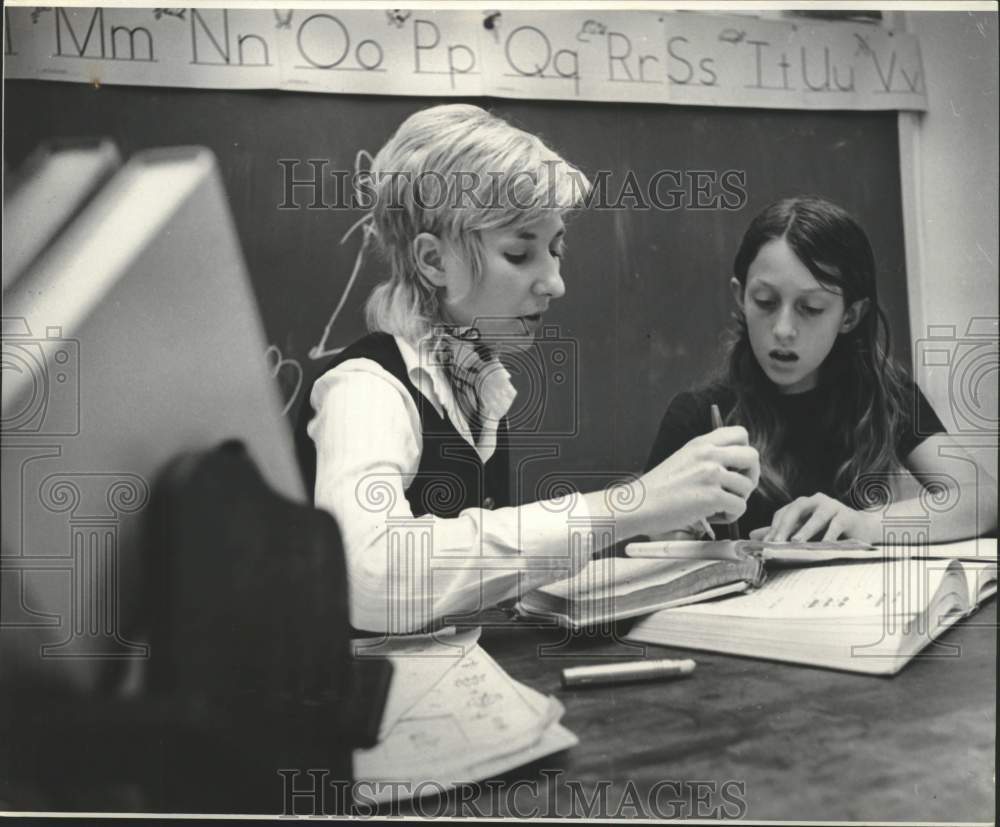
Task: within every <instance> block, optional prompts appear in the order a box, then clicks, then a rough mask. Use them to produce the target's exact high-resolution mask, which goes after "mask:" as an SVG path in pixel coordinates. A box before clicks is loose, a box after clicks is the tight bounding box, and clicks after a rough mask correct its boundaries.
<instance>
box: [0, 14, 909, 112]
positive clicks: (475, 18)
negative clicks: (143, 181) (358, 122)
mask: <svg viewBox="0 0 1000 827" xmlns="http://www.w3.org/2000/svg"><path fill="white" fill-rule="evenodd" d="M5 22H6V26H5V32H4V34H5V43H4V46H5V48H4V55H5V58H6V60H5V73H6V76H7V77H8V78H23V79H36V80H37V79H44V80H61V81H76V82H79V83H90V84H95V85H97V84H101V85H104V84H114V85H117V84H126V85H137V86H183V87H194V88H213V89H283V90H286V91H296V92H328V93H339V94H372V95H420V96H431V95H432V96H443V97H448V96H460V97H469V96H491V97H500V98H526V99H532V100H576V101H609V102H610V101H614V102H632V103H665V104H683V105H696V106H737V107H763V108H774V109H841V110H843V109H914V110H924V109H926V108H927V90H926V83H925V78H924V73H923V67H922V64H921V59H920V48H919V44H918V43H917V40H916V38H915V37H913V36H912V35H909V34H906V33H905V32H895V31H892V30H889V29H886V28H883V27H882V26H878V25H871V23H870V22H859V21H836V22H831V21H829V20H822V19H813V18H797V19H783V18H780V17H779V18H774V17H768V18H766V19H759V18H755V17H752V16H747V15H720V14H704V13H697V12H665V11H639V10H615V9H591V10H583V11H580V10H571V9H566V10H563V9H558V10H550V11H524V10H520V9H505V10H503V11H479V10H475V9H471V10H462V9H455V10H430V9H420V10H400V9H368V10H357V9H353V10H352V9H332V10H325V9H274V10H270V9H249V10H248V9H195V8H188V9H162V8H157V9H149V8H146V9H127V8H114V7H106V8H64V7H58V6H56V7H35V8H34V9H30V8H14V9H8V10H6V11H5Z"/></svg>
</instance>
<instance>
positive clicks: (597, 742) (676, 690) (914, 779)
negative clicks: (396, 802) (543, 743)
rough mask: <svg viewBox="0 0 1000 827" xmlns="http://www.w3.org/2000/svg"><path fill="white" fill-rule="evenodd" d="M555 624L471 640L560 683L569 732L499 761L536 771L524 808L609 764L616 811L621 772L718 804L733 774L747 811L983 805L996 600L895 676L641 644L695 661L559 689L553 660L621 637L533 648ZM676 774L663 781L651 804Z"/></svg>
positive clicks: (959, 814)
mask: <svg viewBox="0 0 1000 827" xmlns="http://www.w3.org/2000/svg"><path fill="white" fill-rule="evenodd" d="M562 639H563V635H562V633H561V632H559V631H558V630H539V629H532V628H510V627H509V626H508V627H506V628H503V627H496V628H489V627H484V629H483V634H482V638H481V640H480V643H481V645H482V646H483V647H484V648H485V649H486V650H487V651H488V652H489V653H490V654H492V655H493V656H494V657H495V658H496V660H497V661H498V662H499V663H500V665H501V666H502V667H503V668H504V669H506V670H507V671H508V672H509V674H510V675H511V676H512V677H513V678H515V679H517V680H519V681H522V682H523V683H525V684H527V685H529V686H531V687H533V688H535V689H537V690H539V691H541V692H545V693H550V694H552V695H554V696H556V697H557V698H559V699H560V700H561V701H562V703H563V704H564V706H565V708H566V713H565V716H564V717H563V721H562V722H563V724H565V726H567V727H568V728H569V729H570V730H572V731H573V732H574V733H575V734H576V735H577V736H578V737H579V739H580V743H579V744H578V745H577V746H575V747H572V748H571V749H569V750H565V751H563V752H561V753H557V754H555V755H552V756H548V757H547V758H543V759H541V760H539V761H536V762H535V763H534V764H531V765H529V766H527V767H523V768H521V769H520V770H517V771H514V772H512V773H509V774H507V775H505V776H503V779H504V780H505V782H508V783H514V781H516V780H519V779H527V780H534V782H535V783H534V784H533V785H532V784H528V783H526V784H522V785H521V789H520V790H519V791H518V795H517V796H516V805H515V806H516V808H517V810H518V811H520V812H521V813H522V814H523V813H524V812H525V809H526V808H529V809H530V808H531V807H532V805H533V804H534V805H536V806H537V807H538V808H539V813H540V814H544V811H545V807H546V797H548V802H549V806H550V807H551V803H552V800H553V799H552V796H553V794H554V793H553V790H552V785H553V784H559V783H563V782H564V781H565V780H566V779H576V780H577V781H579V782H582V785H583V787H582V788H583V790H584V791H585V793H586V795H587V797H588V798H590V796H591V795H593V793H594V790H595V789H597V786H596V785H598V783H599V782H600V781H601V780H602V779H607V781H609V782H610V787H609V788H608V795H607V801H608V802H609V807H610V809H611V811H612V812H614V811H615V809H617V808H618V807H619V804H620V802H621V799H622V797H623V795H625V794H626V793H627V792H629V791H628V790H627V789H626V788H627V787H628V786H629V782H630V781H631V782H632V785H633V789H634V790H635V791H637V792H638V793H639V794H640V797H641V798H642V799H643V801H645V799H646V797H647V795H649V793H650V791H652V792H654V793H655V792H656V789H655V785H656V784H657V782H661V781H667V782H687V783H688V785H689V786H690V785H692V784H693V783H694V782H713V783H714V785H715V787H714V792H712V791H711V788H703V789H708V790H709V792H708V793H707V794H706V795H707V798H706V802H705V804H704V805H703V806H704V807H705V808H707V810H706V809H703V810H702V812H701V813H700V815H701V817H711V815H712V813H710V812H708V810H712V809H713V808H715V809H716V812H715V813H714V815H715V817H717V818H725V817H727V816H728V817H734V816H738V815H739V808H738V806H737V805H736V804H735V803H733V799H734V796H733V792H734V791H737V792H739V791H740V790H742V792H741V793H739V794H740V797H741V798H742V799H743V801H745V813H744V814H743V818H746V819H752V820H758V819H781V820H790V821H803V820H823V821H826V820H850V821H862V822H871V821H884V820H921V821H924V820H934V821H947V822H952V823H954V822H957V821H988V822H991V823H992V822H993V821H994V816H995V796H996V792H995V786H994V772H995V745H996V744H995V738H996V712H995V710H996V652H997V648H996V601H995V600H991V601H990V602H989V603H987V604H986V605H985V606H984V607H983V608H982V609H981V610H980V611H979V612H978V613H977V614H975V615H973V616H972V617H971V618H969V619H967V620H965V621H963V622H962V623H960V624H959V625H958V626H956V627H955V628H953V629H952V630H950V631H949V632H948V633H946V634H945V635H944V636H943V637H942V638H940V640H939V642H938V644H937V645H935V644H932V645H931V647H929V649H928V650H925V651H926V652H933V653H934V654H935V655H936V656H935V657H930V656H924V657H918V658H917V659H915V660H914V661H913V662H911V663H910V664H909V665H907V666H906V667H905V668H904V669H903V670H902V672H900V673H899V674H898V675H896V676H894V677H891V678H883V677H872V676H867V675H859V674H851V673H845V672H835V671H830V670H824V669H816V668H811V667H805V666H792V665H787V664H780V663H774V662H769V661H762V660H751V659H746V658H735V657H728V656H724V655H712V654H708V653H702V652H691V651H690V650H681V649H673V648H667V647H659V646H652V647H649V655H650V656H652V657H694V658H695V659H696V660H697V662H698V668H697V670H696V672H695V674H694V676H692V677H691V678H689V679H686V680H677V681H664V682H652V683H644V684H631V685H626V686H617V687H601V688H591V689H573V690H569V689H563V688H562V686H561V680H560V672H561V670H562V668H564V667H566V666H574V665H580V664H584V663H594V662H599V658H600V657H601V656H602V655H608V654H612V653H615V652H618V653H621V652H626V653H628V651H629V650H628V649H627V648H626V646H627V644H618V643H615V642H613V641H611V642H609V641H608V640H607V639H603V640H589V641H588V640H585V639H576V640H573V641H572V642H571V643H570V644H568V645H566V646H564V647H562V648H561V649H560V652H561V653H562V655H563V656H559V657H556V656H553V655H552V654H549V655H543V656H540V655H539V651H538V650H539V647H540V646H544V645H546V644H550V645H551V644H558V643H559V642H560V641H561V640H562ZM955 647H957V648H955ZM635 654H636V653H635V652H632V655H633V656H635ZM556 771H561V772H562V775H560V776H559V780H557V781H553V779H554V778H555V776H554V775H553V773H555V772H556ZM726 781H732V782H736V783H737V784H743V785H745V786H744V787H742V788H740V787H734V786H730V787H729V788H728V789H729V792H730V796H729V798H730V803H728V804H727V803H726V799H725V798H724V797H722V796H721V793H720V790H721V788H722V784H723V783H724V782H726ZM535 790H537V794H536V793H535ZM676 790H677V787H676V784H675V785H674V786H673V787H669V786H668V787H665V788H664V787H663V785H661V788H660V792H661V793H662V795H661V796H660V798H659V802H660V804H659V806H660V808H661V809H660V814H661V815H664V814H665V815H669V814H670V812H669V808H670V806H672V805H670V803H669V801H670V799H671V798H675V799H676V798H677V796H676V794H675V793H676ZM688 792H690V790H688ZM561 793H562V794H561V795H559V791H558V790H557V791H556V793H555V794H556V795H559V798H558V803H557V805H556V806H557V807H558V808H559V809H558V812H559V814H560V815H569V814H570V813H569V812H568V809H569V807H570V805H571V804H572V799H571V797H570V796H568V795H567V791H566V790H565V789H563V790H562V791H561ZM533 796H534V798H536V799H537V800H533ZM655 797H656V796H654V798H655ZM720 805H721V806H724V807H725V809H724V810H722V811H719V810H718V808H719V807H720ZM424 812H426V810H425V811H424ZM431 812H433V810H431ZM494 814H495V815H508V816H513V815H515V813H514V812H506V813H494ZM620 814H621V815H622V816H624V817H628V816H636V815H639V816H641V815H642V813H636V812H634V811H633V810H630V809H628V808H627V807H626V808H624V809H623V810H621V813H620ZM552 815H555V813H552ZM576 815H586V812H585V811H584V812H577V813H576ZM594 815H595V817H596V814H594ZM656 815H657V814H656V813H655V812H654V813H649V814H647V817H656ZM676 815H677V816H678V817H685V816H686V817H698V816H699V813H695V812H688V813H684V812H681V811H677V812H676Z"/></svg>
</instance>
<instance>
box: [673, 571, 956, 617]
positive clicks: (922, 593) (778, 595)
mask: <svg viewBox="0 0 1000 827" xmlns="http://www.w3.org/2000/svg"><path fill="white" fill-rule="evenodd" d="M947 566H948V561H946V560H921V561H919V562H916V561H911V563H909V564H908V563H905V562H896V561H892V562H888V563H885V564H882V563H858V564H853V565H843V566H830V567H825V568H824V569H823V570H822V571H823V576H820V577H817V575H816V571H817V570H816V569H812V568H803V569H790V570H785V571H779V572H775V573H774V574H773V575H772V576H771V578H770V580H768V582H767V586H766V588H763V589H760V590H758V591H756V592H750V593H748V594H745V595H742V596H741V597H740V598H739V603H738V606H739V614H740V616H742V617H773V616H775V615H781V616H784V617H809V616H812V615H820V614H826V613H829V614H836V615H838V616H841V617H850V616H859V617H863V616H871V615H874V614H883V613H886V612H888V613H891V614H901V615H906V614H912V613H915V612H917V611H919V610H920V607H921V606H924V605H926V602H927V598H928V596H929V595H931V594H933V593H934V592H935V591H936V590H937V588H938V587H939V586H940V584H941V581H942V579H943V577H944V573H945V571H946V569H947ZM722 608H723V607H722V606H720V605H719V604H715V603H708V604H700V605H694V606H690V607H687V611H689V612H699V611H702V612H705V613H706V614H712V613H716V612H719V611H720V609H722Z"/></svg>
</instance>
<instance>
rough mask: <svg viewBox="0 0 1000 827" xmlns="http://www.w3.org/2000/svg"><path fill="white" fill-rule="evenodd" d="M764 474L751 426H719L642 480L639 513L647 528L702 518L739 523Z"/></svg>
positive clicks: (680, 524) (665, 528) (682, 524)
mask: <svg viewBox="0 0 1000 827" xmlns="http://www.w3.org/2000/svg"><path fill="white" fill-rule="evenodd" d="M759 479H760V460H759V457H758V455H757V450H756V449H755V448H753V447H752V446H751V445H750V443H749V437H748V435H747V431H746V429H745V428H743V427H741V426H738V425H737V426H730V427H725V428H718V429H716V430H714V431H710V432H709V433H707V434H703V435H702V436H698V437H695V438H694V439H692V440H691V441H690V442H688V443H687V444H686V445H684V447H683V448H681V449H680V450H678V451H676V452H674V453H673V454H671V455H670V456H669V457H667V458H666V459H665V460H664V461H663V462H661V463H660V464H659V465H657V466H656V467H655V468H653V469H651V470H650V471H648V472H646V473H645V474H644V475H643V476H642V477H641V478H640V479H639V482H638V485H639V486H640V488H641V490H640V492H639V494H640V496H641V497H642V503H641V505H640V506H639V508H638V509H637V512H638V514H639V515H640V519H641V521H642V522H643V523H644V524H645V527H646V531H645V532H644V533H650V532H665V531H672V530H677V529H683V528H684V527H685V526H691V525H695V524H698V523H700V521H702V520H706V521H708V522H714V523H723V522H725V523H729V522H733V521H734V520H737V519H739V517H740V516H741V515H742V514H743V512H744V511H745V510H746V500H747V497H749V496H750V494H751V493H753V491H754V489H755V488H756V487H757V482H758V480H759Z"/></svg>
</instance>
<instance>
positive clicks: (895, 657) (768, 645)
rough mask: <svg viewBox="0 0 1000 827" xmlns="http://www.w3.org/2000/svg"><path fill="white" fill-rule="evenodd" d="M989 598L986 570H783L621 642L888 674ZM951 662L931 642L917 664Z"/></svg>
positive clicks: (960, 566) (656, 618)
mask: <svg viewBox="0 0 1000 827" xmlns="http://www.w3.org/2000/svg"><path fill="white" fill-rule="evenodd" d="M996 590H997V567H996V563H995V562H983V561H979V562H966V561H960V560H945V559H927V558H925V559H916V560H891V561H888V562H877V563H847V564H843V565H834V566H819V567H812V566H810V567H804V568H789V569H784V570H780V571H776V572H772V573H771V575H770V577H769V578H768V581H767V583H766V584H764V586H763V587H762V588H760V589H759V590H757V591H755V592H753V593H751V594H746V595H738V596H735V597H730V598H727V599H724V600H715V601H712V602H710V603H700V604H698V605H695V606H684V607H679V608H671V609H667V610H665V611H660V612H656V613H655V614H652V615H650V616H649V617H647V618H644V619H642V620H641V621H639V622H638V623H637V624H636V625H635V626H634V627H633V628H632V630H631V631H630V632H629V634H628V636H627V639H629V640H633V641H639V642H642V643H654V644H660V645H663V646H681V647H685V648H691V649H706V650H709V651H712V652H725V653H727V654H733V655H742V656H746V657H757V658H768V659H773V660H782V661H790V662H792V663H804V664H810V665H813V666H823V667H827V668H831V669H843V670H847V671H851V672H867V673H870V674H876V675H892V674H895V673H896V672H898V671H899V670H900V669H902V668H903V666H905V665H906V664H907V663H908V662H909V661H910V660H912V659H913V658H914V657H915V656H917V654H918V653H920V652H921V651H922V650H923V649H924V648H925V647H926V646H928V644H929V643H931V641H932V640H934V639H935V638H937V637H938V636H939V635H940V634H942V633H943V632H944V631H945V630H946V629H948V628H950V627H951V626H952V625H953V624H954V623H956V622H957V621H958V620H960V619H962V618H963V617H965V616H967V615H969V614H971V613H972V612H973V611H974V610H975V609H976V608H977V607H978V606H979V604H980V603H982V601H984V600H986V599H987V598H989V597H990V596H992V595H994V594H996ZM956 654H957V652H956V651H954V649H953V648H952V647H948V646H947V645H945V644H938V645H935V646H933V647H931V649H930V650H929V651H928V652H926V653H925V654H924V656H926V657H936V658H942V659H943V658H947V657H954V656H956Z"/></svg>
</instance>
